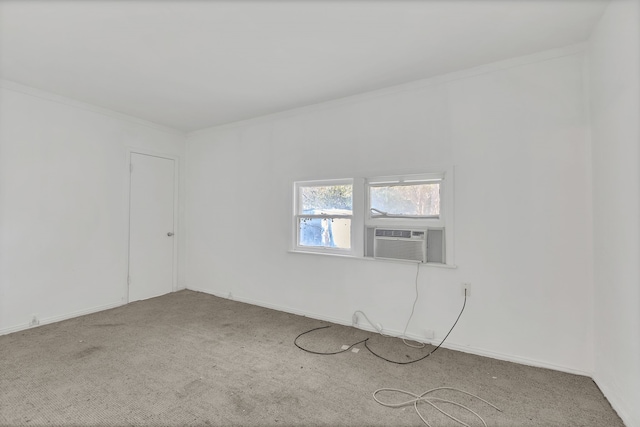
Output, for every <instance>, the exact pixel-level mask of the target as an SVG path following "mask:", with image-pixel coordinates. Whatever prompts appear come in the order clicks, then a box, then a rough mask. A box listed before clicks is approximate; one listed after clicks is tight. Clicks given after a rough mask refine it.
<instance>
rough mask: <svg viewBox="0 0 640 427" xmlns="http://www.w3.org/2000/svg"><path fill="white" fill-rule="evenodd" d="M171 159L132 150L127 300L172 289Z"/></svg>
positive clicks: (172, 167)
mask: <svg viewBox="0 0 640 427" xmlns="http://www.w3.org/2000/svg"><path fill="white" fill-rule="evenodd" d="M174 163H175V162H174V160H172V159H166V158H163V157H156V156H150V155H146V154H138V153H131V169H130V170H131V180H130V185H131V191H130V197H131V200H130V204H129V206H130V207H129V302H131V301H137V300H141V299H147V298H152V297H155V296H158V295H164V294H166V293H169V292H171V291H173V256H174V239H175V236H174V229H173V225H174V218H173V215H174V174H175V170H174V168H175V164H174Z"/></svg>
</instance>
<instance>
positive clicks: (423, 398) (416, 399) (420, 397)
mask: <svg viewBox="0 0 640 427" xmlns="http://www.w3.org/2000/svg"><path fill="white" fill-rule="evenodd" d="M439 390H452V391H456V392H458V393H463V394H466V395H468V396H471V397H475V398H476V399H478V400H480V401H482V402H484V403H486V404H487V405H489V406H491V407H492V408H494V409H495V410H497V411H500V412H502V410H501V409H500V408H498V407H497V406H495V405H494V404H493V403H491V402H488V401H486V400H484V399H483V398H481V397H478V396H476V395H475V394H471V393H469V392H466V391H464V390H460V389H457V388H453V387H437V388H432V389H431V390H427V391H425V392H424V393H422V394H414V393H411V392H409V391H405V390H399V389H396V388H379V389H378V390H376V391H374V392H373V399H374V400H375V401H376V402H378V403H379V404H380V405H382V406H386V407H388V408H401V407H403V406H408V405H413V407H414V408H415V410H416V413H417V414H418V416H419V417H420V419H421V420H422V422H423V423H425V424H426V425H427V426H429V427H431V424H429V422H428V421H427V420H426V419H425V418H424V417H423V416H422V414H421V413H420V410H419V409H418V403H426V404H428V405H430V406H432V407H433V408H435V409H436V410H438V411H439V412H441V413H442V414H444V415H446V416H447V417H449V418H450V419H452V420H454V421H455V422H457V423H459V424H462V425H463V426H465V427H470V426H469V424H467V423H465V422H464V421H462V420H460V419H458V418H456V417H454V416H453V415H451V414H450V413H448V412H446V411H444V410H443V409H441V408H440V407H438V406H437V405H436V404H435V403H434V402H442V403H449V404H451V405H454V406H457V407H459V408H462V409H465V410H467V411H469V412H471V413H472V414H473V415H475V416H476V417H477V418H478V419H479V420H480V421H481V422H482V424H483V425H484V427H487V423H486V422H485V421H484V419H483V418H482V417H481V416H480V415H479V414H478V413H477V412H475V411H474V410H472V409H471V408H469V407H467V406H465V405H462V404H460V403H457V402H454V401H452V400H447V399H442V398H439V397H429V395H430V394H432V393H434V392H436V391H439ZM384 391H386V392H394V393H400V394H404V395H407V396H411V397H413V399H409V400H407V401H404V402H399V403H386V402H383V401H381V400H380V399H379V398H378V396H377V395H378V393H381V392H384Z"/></svg>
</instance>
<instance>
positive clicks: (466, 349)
mask: <svg viewBox="0 0 640 427" xmlns="http://www.w3.org/2000/svg"><path fill="white" fill-rule="evenodd" d="M187 289H189V290H192V291H196V292H203V293H205V294H210V295H214V296H217V297H220V298H225V299H231V300H233V301H239V302H243V303H247V304H252V305H257V306H260V307H265V308H270V309H272V310H278V311H283V312H285V313H291V314H296V315H298V316H304V317H310V318H312V319H317V320H322V321H325V322H331V323H335V324H338V325H345V326H354V325H353V324H352V322H351V318H349V319H342V318H336V317H331V316H325V315H323V314H318V313H313V312H308V311H304V310H298V309H295V308H291V307H285V306H281V305H278V304H272V303H268V302H264V301H259V300H254V299H251V298H245V297H243V296H241V295H235V294H233V296H232V297H231V298H230V297H229V296H230V295H231V294H230V293H228V292H227V293H224V292H219V291H212V290H210V289H200V288H194V287H191V286H187ZM356 327H357V328H359V329H363V330H366V331H370V332H376V331H375V329H374V328H373V327H372V326H369V325H366V324H359V325H358V326H356ZM384 333H385V334H387V335H391V336H396V337H399V336H401V335H402V331H396V330H392V329H385V330H384ZM406 338H409V339H411V340H416V341H418V342H426V343H428V344H433V345H438V344H440V341H438V340H425V339H424V337H420V336H417V335H412V334H407V335H406ZM442 347H443V348H448V349H450V350H456V351H461V352H463V353H469V354H475V355H477V356H483V357H489V358H492V359H498V360H504V361H506V362H513V363H518V364H520V365H527V366H534V367H536V368H545V369H552V370H554V371H560V372H566V373H569V374H575V375H583V376H587V377H591V376H592V375H593V374H592V373H591V372H587V371H583V370H580V369H575V368H571V367H568V366H562V365H556V364H553V363H548V362H543V361H540V360H536V359H529V358H526V357H520V356H514V355H511V354H504V353H497V352H493V351H490V350H485V349H482V348H478V347H471V346H467V345H462V344H456V343H455V342H451V341H446V342H445V343H444V344H443V345H442Z"/></svg>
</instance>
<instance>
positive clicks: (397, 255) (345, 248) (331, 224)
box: [292, 169, 453, 266]
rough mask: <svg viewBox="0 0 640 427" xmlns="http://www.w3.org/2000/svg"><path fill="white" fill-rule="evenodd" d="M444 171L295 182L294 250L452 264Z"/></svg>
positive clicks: (449, 193)
mask: <svg viewBox="0 0 640 427" xmlns="http://www.w3.org/2000/svg"><path fill="white" fill-rule="evenodd" d="M445 173H448V174H450V175H447V177H449V176H450V177H452V176H453V175H452V169H448V170H446V172H438V173H425V174H420V175H396V176H383V177H373V178H353V179H341V180H322V181H303V182H296V183H294V223H293V224H292V225H293V239H292V241H293V248H294V250H296V251H304V252H318V253H334V254H342V255H351V256H357V257H364V258H376V259H383V258H384V259H390V258H392V259H398V260H405V261H406V260H411V261H420V262H424V263H430V264H442V265H449V266H451V265H453V258H452V256H453V191H452V188H453V178H447V180H446V182H445Z"/></svg>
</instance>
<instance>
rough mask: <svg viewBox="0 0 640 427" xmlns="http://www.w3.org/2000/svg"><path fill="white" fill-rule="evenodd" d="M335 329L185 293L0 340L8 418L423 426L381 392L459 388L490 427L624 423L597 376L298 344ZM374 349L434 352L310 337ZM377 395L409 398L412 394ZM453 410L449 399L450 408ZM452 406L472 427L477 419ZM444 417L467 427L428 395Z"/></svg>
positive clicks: (0, 386)
mask: <svg viewBox="0 0 640 427" xmlns="http://www.w3.org/2000/svg"><path fill="white" fill-rule="evenodd" d="M325 325H328V323H326V322H321V321H318V320H313V319H309V318H305V317H300V316H295V315H292V314H287V313H282V312H278V311H274V310H268V309H265V308H261V307H256V306H251V305H247V304H243V303H239V302H235V301H230V300H226V299H222V298H217V297H214V296H211V295H207V294H203V293H199V292H192V291H180V292H177V293H174V294H169V295H165V296H162V297H158V298H153V299H150V300H146V301H140V302H135V303H132V304H129V305H126V306H122V307H119V308H115V309H112V310H107V311H103V312H100V313H95V314H91V315H88V316H83V317H79V318H75V319H71V320H67V321H63V322H59V323H55V324H51V325H46V326H41V327H38V328H33V329H30V330H26V331H22V332H17V333H14V334H10V335H5V336H1V337H0V425H2V426H24V425H28V426H189V425H194V426H195V425H201V426H209V425H220V426H222V425H242V426H253V425H271V426H307V425H326V426H339V425H350V426H419V425H423V424H422V421H421V420H420V418H419V417H418V415H417V414H416V413H415V410H414V408H413V406H406V407H403V408H388V407H384V406H381V405H379V404H378V403H376V402H375V401H374V400H373V398H372V393H373V392H374V391H375V390H376V389H379V388H383V387H388V388H398V389H403V390H407V391H410V392H413V393H416V394H420V393H422V392H424V391H426V390H428V389H431V388H435V387H442V386H448V387H456V388H459V389H463V390H465V391H468V392H470V393H473V394H476V395H478V396H480V397H482V398H483V399H486V400H488V401H490V402H492V403H493V404H495V405H496V406H498V407H499V408H500V409H502V412H498V411H496V410H495V409H493V408H491V407H490V406H488V405H486V404H485V403H482V402H480V401H478V400H476V399H474V398H472V397H469V396H466V395H462V394H459V393H455V392H451V391H449V392H446V391H445V392H443V393H442V394H439V395H438V396H440V397H442V398H448V399H452V400H455V401H456V402H459V403H461V404H464V405H466V406H468V407H470V408H471V409H473V410H474V411H476V412H477V413H478V414H479V415H481V416H482V417H483V418H484V419H485V421H486V422H487V424H488V426H509V427H516V426H608V427H615V426H622V425H623V424H622V421H621V420H620V418H619V417H618V416H617V415H616V414H615V412H614V411H613V410H612V408H611V406H610V405H609V403H608V402H607V400H606V399H605V398H604V397H603V395H602V393H601V392H600V391H599V390H598V388H597V387H596V385H595V384H594V383H593V381H592V380H591V379H590V378H587V377H583V376H577V375H571V374H566V373H562V372H556V371H551V370H547V369H540V368H533V367H529V366H523V365H518V364H514V363H509V362H503V361H499V360H494V359H489V358H484V357H479V356H473V355H470V354H466V353H461V352H456V351H451V350H447V349H443V348H441V349H440V350H438V351H437V352H436V353H434V354H433V355H432V356H431V357H428V358H427V359H425V360H422V361H420V362H418V363H414V364H410V365H395V364H391V363H388V362H385V361H383V360H380V359H378V358H376V357H375V356H373V355H372V354H371V353H369V352H368V351H367V350H366V349H364V348H363V346H362V345H361V344H359V345H357V346H356V348H358V349H359V350H360V351H359V352H357V353H355V352H352V351H348V352H346V353H342V354H338V355H334V356H320V355H314V354H310V353H306V352H304V351H302V350H300V349H298V348H296V347H295V346H294V344H293V340H294V338H295V337H296V336H297V335H298V334H300V333H301V332H304V331H307V330H309V329H312V328H315V327H319V326H325ZM367 337H371V338H370V339H369V341H368V342H367V344H368V345H369V346H370V347H371V348H372V349H375V351H376V352H378V353H380V354H381V355H384V356H385V357H387V358H389V359H393V360H411V359H413V358H418V357H420V356H421V355H424V354H426V353H427V352H429V350H430V349H431V347H427V348H425V349H412V348H410V347H407V346H405V345H404V344H402V342H401V341H400V340H398V339H394V338H386V337H382V336H380V335H374V334H371V333H369V332H366V331H362V330H358V329H354V328H350V327H345V326H338V325H335V326H332V327H330V328H326V329H320V330H317V331H315V332H313V333H310V334H307V335H304V336H302V337H301V338H300V340H299V342H298V343H299V344H300V345H301V346H302V347H304V348H308V349H310V350H313V351H319V352H328V351H336V350H339V349H340V347H341V346H342V345H346V344H352V343H354V342H357V341H360V340H363V339H365V338H367ZM379 397H381V398H383V399H385V400H388V401H395V402H399V401H401V400H405V399H404V398H405V397H403V396H398V395H392V394H389V393H385V394H381V395H380V396H379ZM444 406H445V405H444V404H443V407H444ZM446 407H447V409H448V410H449V411H450V412H451V413H452V414H454V415H455V416H456V417H459V418H460V419H461V420H463V421H465V422H466V423H468V424H469V425H471V426H481V425H482V423H481V422H480V420H479V419H477V418H475V417H474V416H473V415H472V414H470V413H469V412H466V411H465V410H463V409H461V408H459V407H456V406H453V405H448V406H446ZM419 409H420V411H421V412H422V414H423V416H424V417H425V418H426V419H427V421H429V422H430V423H431V425H432V426H434V427H435V426H454V425H455V426H459V425H460V424H457V423H456V422H454V421H452V420H450V419H449V418H447V417H445V416H444V415H442V414H440V413H439V412H437V411H436V410H435V409H433V408H431V407H430V406H428V405H427V404H420V405H419Z"/></svg>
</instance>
